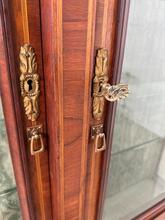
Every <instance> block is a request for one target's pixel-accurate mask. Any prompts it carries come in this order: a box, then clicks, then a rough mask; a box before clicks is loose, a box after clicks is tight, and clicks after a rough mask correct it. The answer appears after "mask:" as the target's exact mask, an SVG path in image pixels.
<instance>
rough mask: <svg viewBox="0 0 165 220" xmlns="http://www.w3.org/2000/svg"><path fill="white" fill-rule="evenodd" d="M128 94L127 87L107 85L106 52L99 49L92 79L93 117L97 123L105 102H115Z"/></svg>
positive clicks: (123, 85)
mask: <svg viewBox="0 0 165 220" xmlns="http://www.w3.org/2000/svg"><path fill="white" fill-rule="evenodd" d="M128 94H129V90H128V85H125V84H118V85H110V84H109V83H108V51H107V50H106V49H103V48H102V49H99V50H98V51H97V56H96V65H95V76H94V79H93V117H94V118H95V119H96V120H97V121H99V120H100V119H101V118H102V116H103V112H104V105H105V100H107V101H110V102H115V101H118V100H120V99H123V98H126V97H127V96H128Z"/></svg>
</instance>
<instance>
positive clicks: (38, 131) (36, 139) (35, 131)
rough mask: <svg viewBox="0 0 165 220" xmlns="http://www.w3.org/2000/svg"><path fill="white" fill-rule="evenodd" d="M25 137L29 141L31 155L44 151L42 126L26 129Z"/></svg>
mask: <svg viewBox="0 0 165 220" xmlns="http://www.w3.org/2000/svg"><path fill="white" fill-rule="evenodd" d="M27 135H28V139H29V141H30V153H31V155H34V154H37V153H40V152H43V151H44V150H45V147H44V143H43V139H42V125H36V126H33V127H30V128H27ZM35 148H36V149H35Z"/></svg>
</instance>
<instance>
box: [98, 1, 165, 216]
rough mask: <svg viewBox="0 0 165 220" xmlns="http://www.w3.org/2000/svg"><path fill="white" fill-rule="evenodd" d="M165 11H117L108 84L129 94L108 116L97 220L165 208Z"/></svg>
mask: <svg viewBox="0 0 165 220" xmlns="http://www.w3.org/2000/svg"><path fill="white" fill-rule="evenodd" d="M164 9H165V2H164V1H150V0H149V1H148V0H142V1H138V0H131V1H130V2H129V1H121V4H120V6H119V8H118V10H119V26H118V34H117V35H118V37H117V39H118V40H117V41H118V42H117V48H116V51H117V53H116V58H115V62H117V64H116V66H115V67H114V76H113V80H112V81H114V83H115V84H116V83H118V82H119V80H120V81H121V82H122V83H126V84H128V85H129V89H130V94H129V97H128V98H127V99H125V100H121V101H119V102H118V104H117V107H116V106H110V108H109V112H108V114H109V116H108V117H109V118H108V122H107V124H108V128H107V134H108V136H109V144H108V148H109V149H108V151H109V153H108V152H107V154H109V155H108V156H106V159H105V160H104V166H103V168H104V171H105V173H104V174H103V176H102V179H103V181H102V183H103V182H104V183H103V185H104V186H103V185H102V189H101V193H100V201H101V199H103V197H104V205H103V203H102V210H103V215H102V216H101V214H100V213H98V215H99V219H103V220H119V219H120V220H131V219H154V218H155V217H156V216H157V215H159V214H160V213H161V212H163V211H164V210H165V170H164V167H165V126H164V118H165V99H164V97H163V96H162V94H164V88H165V58H164V56H163V54H164V47H165V44H164V37H165V29H164ZM120 25H121V26H120ZM126 26H127V28H126ZM120 76H121V77H120ZM120 78H121V79H120ZM108 166H109V171H108V170H107V168H108ZM105 185H106V188H105ZM103 188H104V189H103Z"/></svg>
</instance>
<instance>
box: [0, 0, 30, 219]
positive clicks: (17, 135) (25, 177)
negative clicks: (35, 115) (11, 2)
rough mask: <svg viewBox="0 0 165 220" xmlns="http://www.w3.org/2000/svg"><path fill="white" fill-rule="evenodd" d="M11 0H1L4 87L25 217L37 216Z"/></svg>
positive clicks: (1, 84)
mask: <svg viewBox="0 0 165 220" xmlns="http://www.w3.org/2000/svg"><path fill="white" fill-rule="evenodd" d="M7 3H8V1H0V15H1V18H0V22H1V23H0V45H1V50H0V68H1V69H0V91H1V96H2V104H3V109H4V115H5V122H6V130H7V134H8V140H9V147H10V153H11V158H12V162H13V168H14V174H15V177H16V184H17V191H18V194H19V199H20V206H21V213H22V217H23V219H25V220H32V219H34V218H33V216H34V214H33V208H32V202H31V201H32V199H31V190H30V186H29V173H28V164H27V158H26V152H25V147H26V146H25V142H24V138H23V137H24V132H23V128H22V126H21V125H22V122H21V121H22V118H21V115H22V114H21V113H22V111H21V109H20V107H19V106H20V98H19V95H18V90H17V86H18V82H17V80H16V77H15V76H16V72H15V64H14V55H13V46H12V41H11V33H10V30H11V26H10V22H9V14H8V12H9V11H8V10H7Z"/></svg>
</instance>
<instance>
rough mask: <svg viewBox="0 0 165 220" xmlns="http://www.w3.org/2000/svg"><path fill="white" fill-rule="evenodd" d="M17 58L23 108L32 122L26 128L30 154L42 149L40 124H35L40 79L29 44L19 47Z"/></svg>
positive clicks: (34, 56)
mask: <svg viewBox="0 0 165 220" xmlns="http://www.w3.org/2000/svg"><path fill="white" fill-rule="evenodd" d="M19 58H20V72H21V75H20V86H21V95H22V97H23V104H24V110H25V114H26V116H27V118H28V120H30V121H31V123H32V127H28V128H27V136H28V140H29V141H30V152H31V155H34V154H37V153H40V152H42V151H44V144H43V139H42V125H37V119H38V117H39V113H40V109H39V95H40V81H39V74H38V71H37V61H36V54H35V51H34V48H33V47H32V46H31V45H30V44H24V45H23V46H21V48H20V53H19ZM36 145H38V147H37V146H36ZM35 148H37V150H36V149H35Z"/></svg>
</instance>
